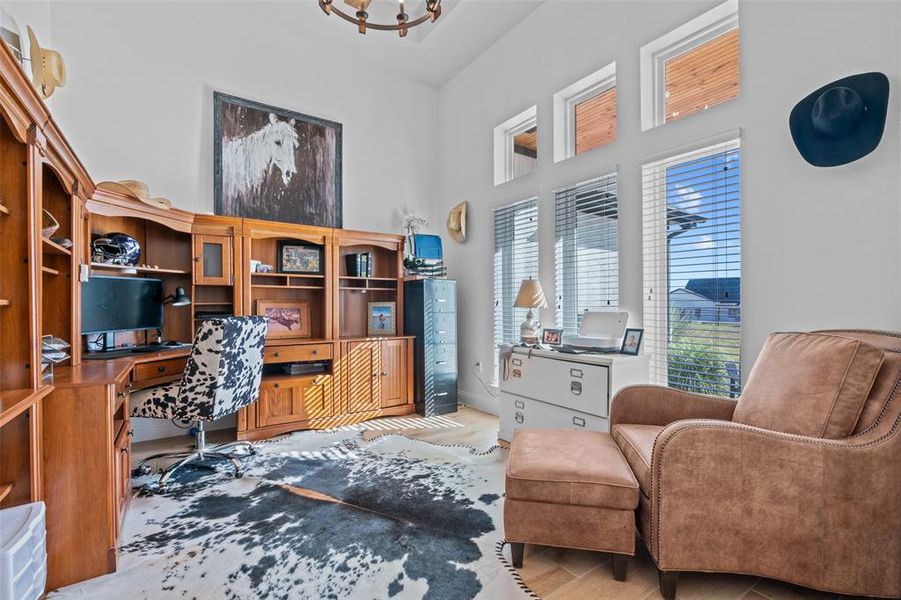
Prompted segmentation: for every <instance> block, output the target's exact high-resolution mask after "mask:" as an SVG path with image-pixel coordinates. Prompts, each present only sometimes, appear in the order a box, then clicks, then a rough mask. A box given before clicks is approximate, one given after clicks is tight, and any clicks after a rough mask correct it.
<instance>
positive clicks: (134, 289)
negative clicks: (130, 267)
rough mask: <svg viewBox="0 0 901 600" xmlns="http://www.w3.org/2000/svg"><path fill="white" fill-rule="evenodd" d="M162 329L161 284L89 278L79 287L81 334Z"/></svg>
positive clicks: (136, 278) (157, 282) (151, 281)
mask: <svg viewBox="0 0 901 600" xmlns="http://www.w3.org/2000/svg"><path fill="white" fill-rule="evenodd" d="M162 326H163V281H162V280H161V279H144V278H142V277H91V278H90V279H89V280H88V281H87V282H86V283H83V284H81V332H82V333H109V332H112V331H133V330H137V329H157V328H159V327H162Z"/></svg>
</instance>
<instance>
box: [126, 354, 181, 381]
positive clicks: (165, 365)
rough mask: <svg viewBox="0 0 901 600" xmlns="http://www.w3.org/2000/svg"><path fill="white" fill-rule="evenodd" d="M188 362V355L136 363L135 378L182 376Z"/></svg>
mask: <svg viewBox="0 0 901 600" xmlns="http://www.w3.org/2000/svg"><path fill="white" fill-rule="evenodd" d="M187 364H188V357H187V356H183V357H181V358H170V359H168V360H157V361H153V362H146V363H140V364H137V365H135V370H134V379H135V381H143V380H147V379H158V378H160V377H169V378H172V377H181V374H182V373H183V372H184V370H185V365H187Z"/></svg>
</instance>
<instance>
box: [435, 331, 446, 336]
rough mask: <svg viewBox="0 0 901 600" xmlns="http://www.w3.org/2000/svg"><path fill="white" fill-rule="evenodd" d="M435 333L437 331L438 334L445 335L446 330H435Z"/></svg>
mask: <svg viewBox="0 0 901 600" xmlns="http://www.w3.org/2000/svg"><path fill="white" fill-rule="evenodd" d="M436 333H438V335H447V332H446V331H438V332H436Z"/></svg>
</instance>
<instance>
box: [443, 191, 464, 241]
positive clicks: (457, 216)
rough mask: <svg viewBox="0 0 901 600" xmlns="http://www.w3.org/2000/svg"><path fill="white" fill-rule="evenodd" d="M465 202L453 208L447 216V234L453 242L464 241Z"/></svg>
mask: <svg viewBox="0 0 901 600" xmlns="http://www.w3.org/2000/svg"><path fill="white" fill-rule="evenodd" d="M468 204H469V203H468V202H466V201H465V200H464V201H463V202H461V203H460V204H458V205H457V206H455V207H453V208H452V209H451V211H450V214H448V215H447V233H448V234H449V235H450V236H451V239H452V240H454V241H455V242H465V241H466V207H467V205H468Z"/></svg>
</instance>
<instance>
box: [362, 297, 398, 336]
mask: <svg viewBox="0 0 901 600" xmlns="http://www.w3.org/2000/svg"><path fill="white" fill-rule="evenodd" d="M366 333H367V334H368V335H370V336H380V335H385V336H392V335H397V303H396V302H370V303H369V305H368V306H367V310H366Z"/></svg>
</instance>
